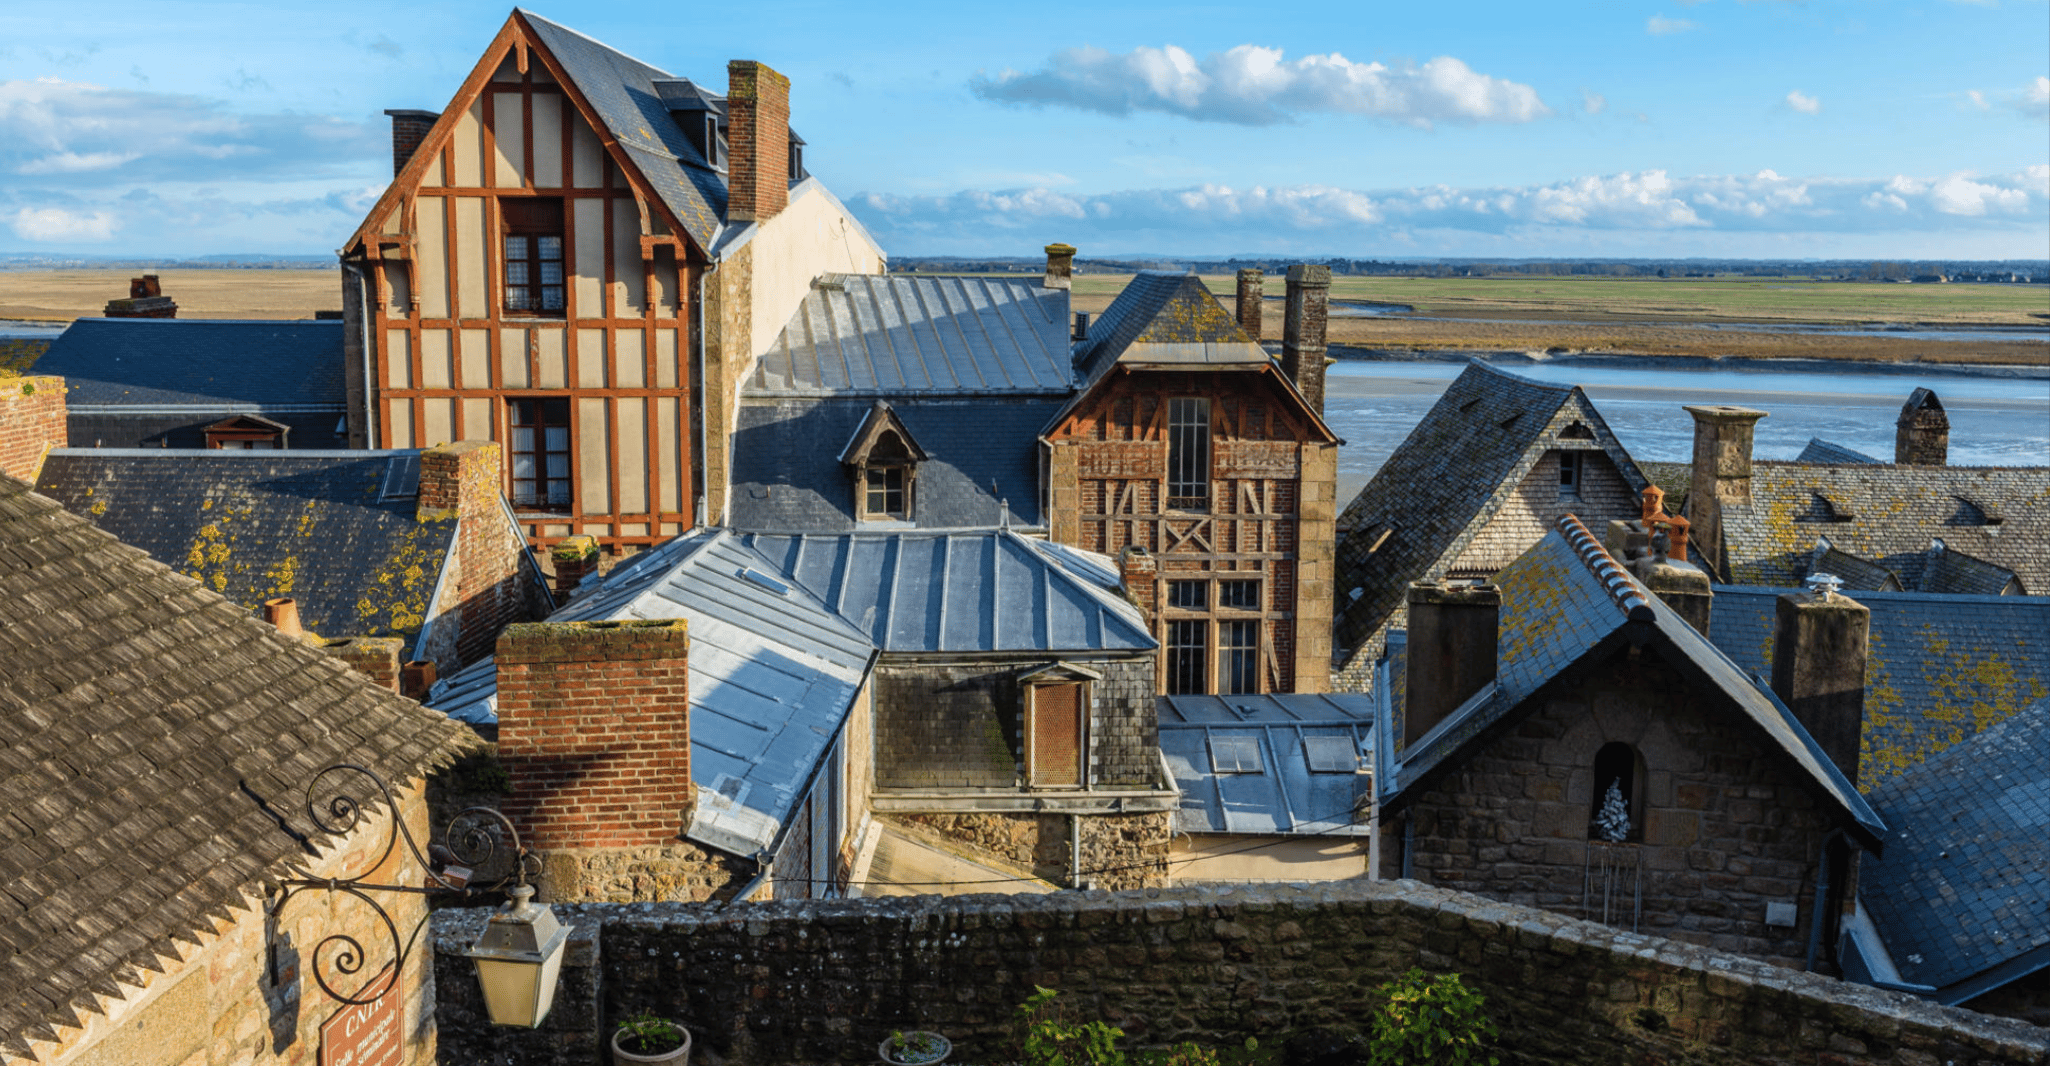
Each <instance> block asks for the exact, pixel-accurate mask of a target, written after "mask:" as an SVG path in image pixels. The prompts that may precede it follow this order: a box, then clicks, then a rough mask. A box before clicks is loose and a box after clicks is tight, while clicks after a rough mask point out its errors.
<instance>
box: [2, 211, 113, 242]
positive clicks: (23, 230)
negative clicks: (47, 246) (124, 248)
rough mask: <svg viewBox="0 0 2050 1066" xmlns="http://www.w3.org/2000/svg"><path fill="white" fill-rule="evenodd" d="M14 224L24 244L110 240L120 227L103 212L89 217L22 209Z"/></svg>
mask: <svg viewBox="0 0 2050 1066" xmlns="http://www.w3.org/2000/svg"><path fill="white" fill-rule="evenodd" d="M13 224H14V232H15V234H16V235H17V236H19V237H21V238H22V239H23V240H29V241H44V242H57V241H105V240H111V239H113V236H114V230H116V229H117V228H119V226H120V223H118V222H116V221H115V220H114V216H113V215H110V214H108V213H107V212H105V211H94V212H93V213H91V214H89V215H88V214H83V213H80V212H74V211H66V210H64V209H63V208H58V207H43V208H33V207H24V208H22V209H21V210H19V211H16V212H15V213H14V219H13Z"/></svg>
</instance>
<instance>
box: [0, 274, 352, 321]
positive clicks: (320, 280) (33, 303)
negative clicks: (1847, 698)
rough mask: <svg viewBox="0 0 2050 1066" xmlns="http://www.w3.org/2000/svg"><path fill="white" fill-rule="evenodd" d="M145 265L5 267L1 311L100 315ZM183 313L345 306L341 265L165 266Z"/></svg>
mask: <svg viewBox="0 0 2050 1066" xmlns="http://www.w3.org/2000/svg"><path fill="white" fill-rule="evenodd" d="M140 273H142V271H140V270H0V318H17V319H56V320H61V321H65V322H69V321H71V320H72V319H74V318H78V317H80V316H91V317H97V316H98V315H99V314H100V313H101V312H102V311H104V310H105V309H106V306H107V301H108V300H116V299H121V298H123V297H126V296H127V295H128V279H129V278H132V277H134V276H136V275H137V274H140ZM157 273H158V276H159V277H161V278H162V279H163V283H164V295H166V296H169V297H170V298H172V299H173V300H176V301H178V317H179V318H312V317H313V312H315V311H330V310H339V309H340V308H341V306H342V275H341V272H340V271H337V270H164V271H158V272H157Z"/></svg>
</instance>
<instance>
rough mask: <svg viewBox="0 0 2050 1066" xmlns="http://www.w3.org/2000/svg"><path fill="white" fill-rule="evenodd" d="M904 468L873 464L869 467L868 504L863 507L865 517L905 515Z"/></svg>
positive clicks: (900, 517) (896, 516)
mask: <svg viewBox="0 0 2050 1066" xmlns="http://www.w3.org/2000/svg"><path fill="white" fill-rule="evenodd" d="M905 513H906V512H905V509H904V468H903V467H901V466H872V467H869V468H868V505H867V506H866V507H865V508H863V514H862V517H864V518H897V519H902V518H903V517H904V516H905Z"/></svg>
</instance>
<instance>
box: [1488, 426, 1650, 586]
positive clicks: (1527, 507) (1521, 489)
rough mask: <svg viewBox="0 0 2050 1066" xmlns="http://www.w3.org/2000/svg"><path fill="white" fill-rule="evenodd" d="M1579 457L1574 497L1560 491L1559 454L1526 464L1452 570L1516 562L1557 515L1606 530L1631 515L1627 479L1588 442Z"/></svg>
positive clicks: (1633, 498) (1632, 495)
mask: <svg viewBox="0 0 2050 1066" xmlns="http://www.w3.org/2000/svg"><path fill="white" fill-rule="evenodd" d="M1575 451H1576V454H1578V455H1580V456H1582V459H1581V463H1582V466H1581V485H1580V491H1579V493H1578V494H1577V495H1573V496H1565V495H1562V494H1561V493H1560V491H1559V455H1560V453H1559V452H1557V451H1549V452H1546V453H1545V454H1544V457H1543V458H1541V459H1539V460H1538V461H1537V465H1535V466H1533V467H1531V469H1530V473H1529V474H1527V475H1525V476H1524V478H1523V480H1522V481H1521V482H1520V483H1518V484H1517V486H1516V490H1515V491H1514V492H1512V493H1510V494H1509V496H1508V497H1507V498H1506V499H1504V500H1503V501H1502V507H1501V509H1500V510H1498V511H1496V512H1495V515H1494V517H1493V518H1491V519H1489V520H1488V524H1487V525H1485V526H1483V527H1482V528H1481V530H1480V532H1479V533H1477V534H1475V535H1474V537H1473V539H1472V540H1471V541H1469V542H1468V543H1467V545H1466V549H1465V550H1464V551H1463V552H1461V553H1460V555H1459V558H1458V561H1457V562H1454V563H1453V564H1452V566H1451V568H1450V570H1451V572H1453V573H1460V572H1469V571H1471V572H1485V573H1490V574H1492V573H1494V572H1495V571H1496V570H1500V569H1501V568H1503V567H1505V566H1508V565H1509V564H1510V563H1513V562H1515V561H1516V558H1517V556H1520V555H1522V554H1523V553H1524V552H1527V551H1529V550H1530V546H1531V545H1533V544H1536V543H1537V542H1538V541H1540V540H1542V539H1544V535H1545V534H1546V533H1549V532H1551V530H1552V527H1553V526H1555V525H1557V524H1558V521H1559V519H1560V517H1561V516H1563V515H1567V514H1573V515H1578V516H1579V517H1580V520H1581V522H1582V524H1584V525H1586V526H1587V527H1588V528H1589V529H1605V528H1607V526H1608V523H1609V521H1610V520H1611V519H1630V518H1636V517H1637V516H1638V514H1639V513H1640V510H1641V507H1640V504H1639V503H1638V500H1637V494H1636V492H1634V491H1633V490H1632V489H1631V488H1630V484H1629V482H1626V481H1624V480H1623V475H1622V474H1621V473H1619V472H1617V470H1616V464H1615V463H1614V462H1612V461H1610V459H1609V456H1608V453H1606V452H1603V451H1602V450H1601V449H1599V448H1597V447H1595V446H1594V442H1593V441H1588V442H1587V447H1586V448H1585V449H1576V450H1575Z"/></svg>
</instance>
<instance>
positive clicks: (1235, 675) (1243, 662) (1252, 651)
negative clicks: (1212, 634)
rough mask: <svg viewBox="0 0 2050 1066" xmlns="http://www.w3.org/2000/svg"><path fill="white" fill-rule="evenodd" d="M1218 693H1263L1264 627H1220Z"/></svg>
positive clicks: (1237, 623) (1255, 624)
mask: <svg viewBox="0 0 2050 1066" xmlns="http://www.w3.org/2000/svg"><path fill="white" fill-rule="evenodd" d="M1217 670H1218V674H1217V691H1219V692H1221V693H1239V692H1258V691H1260V623H1258V622H1256V621H1252V620H1251V619H1247V620H1243V621H1229V622H1219V623H1217Z"/></svg>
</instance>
